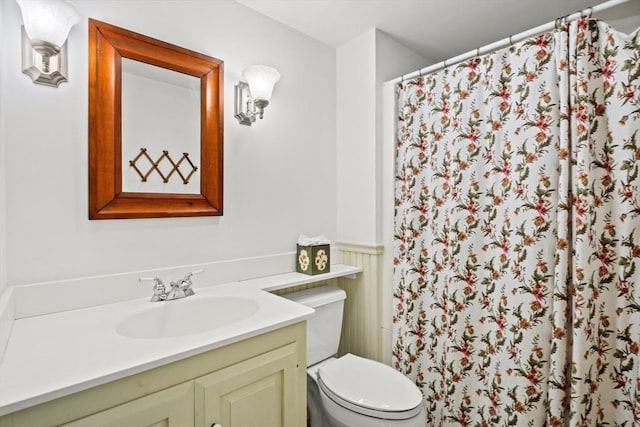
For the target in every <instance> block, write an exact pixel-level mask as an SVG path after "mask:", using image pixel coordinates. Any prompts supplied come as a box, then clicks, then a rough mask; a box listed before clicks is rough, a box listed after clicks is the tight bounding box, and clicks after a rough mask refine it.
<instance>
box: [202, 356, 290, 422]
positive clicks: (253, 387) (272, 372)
mask: <svg viewBox="0 0 640 427" xmlns="http://www.w3.org/2000/svg"><path fill="white" fill-rule="evenodd" d="M297 363H298V361H297V354H296V345H295V344H289V345H287V346H284V347H280V348H277V349H275V350H271V351H269V352H267V353H264V354H261V355H259V356H256V357H253V358H251V359H247V360H245V361H243V362H240V363H236V364H235V365H231V366H229V367H227V368H223V369H221V370H219V371H216V372H213V373H211V374H209V375H205V376H203V377H200V378H197V379H196V380H195V418H196V423H195V425H196V426H197V427H210V426H211V425H213V424H215V423H218V424H220V425H221V426H222V427H300V426H298V425H296V423H297V420H298V419H299V418H298V416H299V414H298V411H299V406H300V405H299V396H298V371H297Z"/></svg>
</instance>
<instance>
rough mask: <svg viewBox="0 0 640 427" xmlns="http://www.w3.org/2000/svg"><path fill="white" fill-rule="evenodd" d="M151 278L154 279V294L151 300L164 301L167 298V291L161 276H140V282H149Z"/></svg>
mask: <svg viewBox="0 0 640 427" xmlns="http://www.w3.org/2000/svg"><path fill="white" fill-rule="evenodd" d="M151 280H153V296H151V302H156V301H164V300H165V299H166V298H167V292H166V289H165V287H164V284H163V283H162V280H160V278H158V277H138V282H148V281H151Z"/></svg>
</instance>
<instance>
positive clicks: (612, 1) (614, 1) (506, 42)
mask: <svg viewBox="0 0 640 427" xmlns="http://www.w3.org/2000/svg"><path fill="white" fill-rule="evenodd" d="M629 1H631V0H609V1H608V2H606V3H602V4H599V5H597V6H593V7H588V8H586V9H583V10H581V11H578V12H576V13H574V14H571V15H567V16H564V17H560V18H557V19H556V20H555V21H551V22H548V23H546V24H542V25H539V26H537V27H535V28H532V29H530V30H527V31H523V32H521V33H518V34H515V35H513V36H509V37H507V38H504V39H502V40H498V41H497V42H493V43H490V44H488V45H486V46H483V47H480V48H478V49H473V50H470V51H468V52H465V53H463V54H460V55H458V56H454V57H453V58H449V59H445V60H444V61H442V62H438V63H437V64H433V65H429V66H428V67H425V68H422V69H420V70H417V71H414V72H412V73H410V74H403V75H402V76H400V77H397V78H395V79H393V80H389V81H387V82H385V84H396V83H399V82H401V81H404V80H410V79H412V78H414V77H418V76H424V75H427V74H431V73H433V72H435V71H439V70H441V69H443V68H446V67H449V66H451V65H455V64H459V63H460V62H462V61H466V60H467V59H470V58H473V57H474V56H479V55H484V54H485V53H489V52H493V51H495V50H498V49H501V48H503V47H507V46H510V45H512V44H514V43H517V42H519V41H522V40H525V39H527V38H529V37H533V36H536V35H538V34H542V33H544V32H547V31H550V30H552V29H554V28H555V27H556V26H557V25H558V22H559V20H565V21H573V20H574V19H578V18H580V17H581V16H583V15H585V14H587V13H598V12H602V11H604V10H608V9H612V8H614V7H616V6H619V5H621V4H624V3H628V2H629Z"/></svg>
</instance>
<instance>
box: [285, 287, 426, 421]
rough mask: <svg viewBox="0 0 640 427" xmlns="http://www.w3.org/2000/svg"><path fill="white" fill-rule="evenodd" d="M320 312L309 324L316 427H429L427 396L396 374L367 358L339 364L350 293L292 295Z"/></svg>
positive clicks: (310, 399) (310, 397) (310, 394)
mask: <svg viewBox="0 0 640 427" xmlns="http://www.w3.org/2000/svg"><path fill="white" fill-rule="evenodd" d="M284 297H286V298H289V299H291V300H293V301H296V302H298V303H300V304H304V305H307V306H309V307H312V308H314V309H315V310H316V312H315V314H314V316H313V317H312V318H310V319H308V320H307V366H308V368H307V404H308V409H309V416H310V420H311V427H424V425H425V422H426V420H425V415H424V405H423V398H422V394H421V393H420V390H419V389H418V387H417V386H416V385H415V384H414V383H413V382H411V380H409V379H408V378H407V377H405V376H404V375H402V374H401V373H399V372H398V371H396V370H395V369H393V368H391V367H389V366H387V365H384V364H382V363H379V362H376V361H374V360H370V359H366V358H363V357H359V356H355V355H352V354H346V355H344V356H342V357H340V358H335V357H334V356H335V353H336V352H337V350H338V344H339V340H340V331H341V328H342V311H343V306H344V299H345V297H346V294H345V292H344V291H343V290H342V289H340V288H338V287H336V286H333V285H326V286H321V287H318V288H312V289H308V290H305V291H300V292H294V293H291V294H286V295H284Z"/></svg>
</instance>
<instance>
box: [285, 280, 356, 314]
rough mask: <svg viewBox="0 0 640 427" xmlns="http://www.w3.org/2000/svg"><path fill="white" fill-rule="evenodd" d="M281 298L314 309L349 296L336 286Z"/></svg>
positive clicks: (286, 295) (295, 293)
mask: <svg viewBox="0 0 640 427" xmlns="http://www.w3.org/2000/svg"><path fill="white" fill-rule="evenodd" d="M281 296H282V297H283V298H287V299H290V300H291V301H295V302H297V303H299V304H302V305H306V306H307V307H312V308H314V307H321V306H323V305H327V304H331V303H334V302H338V301H342V300H343V299H345V298H346V297H347V294H346V292H345V291H343V290H342V289H340V288H339V287H337V286H335V285H324V286H319V287H317V288H311V289H305V290H304V291H298V292H293V293H290V294H284V295H281Z"/></svg>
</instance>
